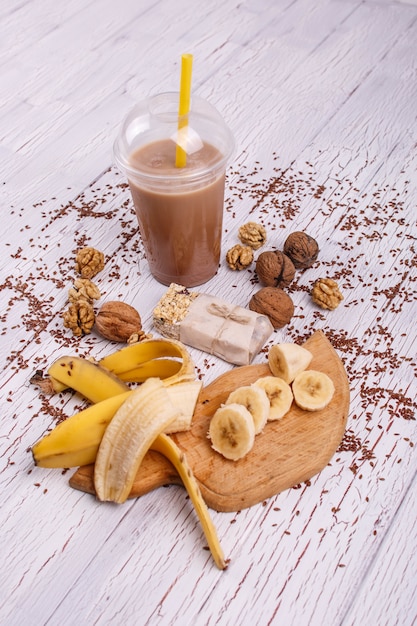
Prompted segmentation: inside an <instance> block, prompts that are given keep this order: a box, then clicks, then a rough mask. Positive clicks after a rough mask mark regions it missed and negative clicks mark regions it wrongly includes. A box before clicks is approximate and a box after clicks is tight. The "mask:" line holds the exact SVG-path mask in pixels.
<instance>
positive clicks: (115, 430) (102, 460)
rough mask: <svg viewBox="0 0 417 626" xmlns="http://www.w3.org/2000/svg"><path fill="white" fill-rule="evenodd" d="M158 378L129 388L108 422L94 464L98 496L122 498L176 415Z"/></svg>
mask: <svg viewBox="0 0 417 626" xmlns="http://www.w3.org/2000/svg"><path fill="white" fill-rule="evenodd" d="M178 414H179V411H178V409H176V408H175V406H174V405H173V404H172V402H171V401H170V399H169V396H168V393H167V390H166V389H165V387H164V384H163V382H162V381H161V380H160V379H159V378H148V380H147V381H145V382H144V383H143V385H141V386H140V387H139V388H138V389H135V390H134V391H132V392H131V394H130V395H129V396H128V398H127V399H126V400H125V402H123V404H122V405H121V407H120V408H119V409H118V410H117V412H116V414H115V415H114V417H113V419H112V420H111V421H110V423H109V424H108V426H107V428H106V430H105V432H104V434H103V437H102V439H101V442H100V445H99V448H98V452H97V457H96V460H95V466H94V486H95V489H96V493H97V497H98V498H99V500H111V501H113V502H119V503H121V502H124V501H125V500H126V499H127V497H128V496H129V493H130V491H131V489H132V485H133V481H134V479H135V476H136V473H137V471H138V468H139V465H140V464H141V462H142V460H143V457H144V456H145V454H146V452H147V450H148V449H149V447H150V445H151V443H152V442H153V441H154V439H156V437H157V436H158V435H159V434H160V433H162V432H163V431H164V429H165V428H167V426H169V424H170V423H171V422H173V421H174V420H175V419H176V418H177V417H178Z"/></svg>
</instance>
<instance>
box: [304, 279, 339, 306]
mask: <svg viewBox="0 0 417 626" xmlns="http://www.w3.org/2000/svg"><path fill="white" fill-rule="evenodd" d="M311 296H312V298H313V302H315V303H316V304H318V305H319V306H321V308H322V309H330V310H331V311H332V310H334V309H335V308H336V307H338V306H339V304H340V303H341V301H342V300H343V295H342V293H341V292H340V290H339V286H338V284H337V282H336V281H335V280H333V279H332V278H319V279H318V280H316V282H315V283H314V285H313V289H312V292H311Z"/></svg>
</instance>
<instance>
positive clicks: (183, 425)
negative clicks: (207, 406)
mask: <svg viewBox="0 0 417 626" xmlns="http://www.w3.org/2000/svg"><path fill="white" fill-rule="evenodd" d="M163 382H164V385H165V382H166V381H163ZM202 386H203V383H202V382H201V381H200V380H190V381H185V382H183V383H177V384H176V385H169V386H166V390H167V392H168V397H169V399H170V400H171V402H172V404H173V405H174V406H175V407H176V408H177V409H179V411H180V414H179V416H178V417H177V419H175V420H174V421H173V422H172V423H171V424H170V425H169V426H167V428H165V430H164V433H165V434H167V435H168V434H170V433H178V432H182V431H184V430H190V428H191V423H192V420H193V417H194V411H195V407H196V404H197V401H198V396H199V395H200V391H201V388H202Z"/></svg>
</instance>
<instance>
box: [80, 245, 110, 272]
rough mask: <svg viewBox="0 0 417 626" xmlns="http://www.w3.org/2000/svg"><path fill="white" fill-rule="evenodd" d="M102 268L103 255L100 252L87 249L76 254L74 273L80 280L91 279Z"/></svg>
mask: <svg viewBox="0 0 417 626" xmlns="http://www.w3.org/2000/svg"><path fill="white" fill-rule="evenodd" d="M103 268H104V254H103V253H102V252H100V250H96V249H95V248H91V247H87V248H82V249H81V250H79V251H78V252H77V256H76V257H75V271H76V272H77V273H78V274H80V275H81V277H82V278H93V277H94V276H95V275H96V274H98V273H99V272H101V270H102V269H103Z"/></svg>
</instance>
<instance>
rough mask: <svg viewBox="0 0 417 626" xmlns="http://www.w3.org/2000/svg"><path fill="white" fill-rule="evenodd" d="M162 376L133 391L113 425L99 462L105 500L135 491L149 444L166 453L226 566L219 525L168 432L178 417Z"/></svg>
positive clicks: (97, 481) (97, 476)
mask: <svg viewBox="0 0 417 626" xmlns="http://www.w3.org/2000/svg"><path fill="white" fill-rule="evenodd" d="M176 416H177V410H176V409H175V407H174V405H173V404H171V402H170V400H169V392H168V390H167V388H166V387H164V385H163V383H162V381H161V380H160V379H157V378H149V379H148V380H147V381H146V382H144V383H143V385H142V386H141V387H139V388H138V389H136V390H135V391H133V392H132V393H131V394H130V395H129V397H128V399H127V400H126V401H125V402H124V403H123V405H122V406H121V407H120V409H119V410H118V411H117V413H116V415H115V416H114V418H113V420H112V421H111V422H110V424H109V426H108V427H107V429H106V431H105V433H104V436H103V438H102V440H101V443H100V447H99V449H98V453H97V457H96V462H95V466H94V486H95V490H96V494H97V497H98V499H99V500H104V501H105V500H110V501H112V502H117V503H123V502H125V501H126V499H127V498H128V496H129V493H130V491H131V488H132V485H133V482H134V479H135V477H136V474H137V471H138V469H139V467H140V464H141V462H142V460H143V458H144V456H145V454H146V452H147V451H148V450H149V449H152V450H156V451H157V452H159V453H160V454H163V455H164V456H165V457H166V458H168V460H169V461H170V462H171V463H172V464H173V465H174V467H175V468H176V470H177V471H178V473H179V475H180V477H181V479H182V481H183V483H184V486H185V488H186V489H187V492H188V494H189V496H190V499H191V501H192V503H193V506H194V508H195V510H196V513H197V515H198V517H199V519H200V522H201V525H202V528H203V531H204V534H205V536H206V539H207V542H208V545H209V548H210V551H211V553H212V555H213V558H214V561H215V563H216V565H217V567H218V568H219V569H225V568H226V561H225V558H224V555H223V551H222V549H221V546H220V543H219V540H218V537H217V533H216V529H215V526H214V524H213V522H212V520H211V518H210V515H209V512H208V509H207V506H206V504H205V502H204V500H203V498H202V496H201V492H200V489H199V487H198V484H197V481H196V480H195V477H194V475H193V473H192V471H191V468H190V467H189V465H188V463H187V460H186V458H185V455H184V453H183V452H181V450H180V449H179V448H178V447H177V446H176V445H175V443H174V442H173V441H172V440H171V439H170V438H169V437H168V436H167V435H165V434H164V433H163V431H164V430H165V429H166V428H167V427H168V426H169V424H170V423H172V421H173V420H175V419H176Z"/></svg>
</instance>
